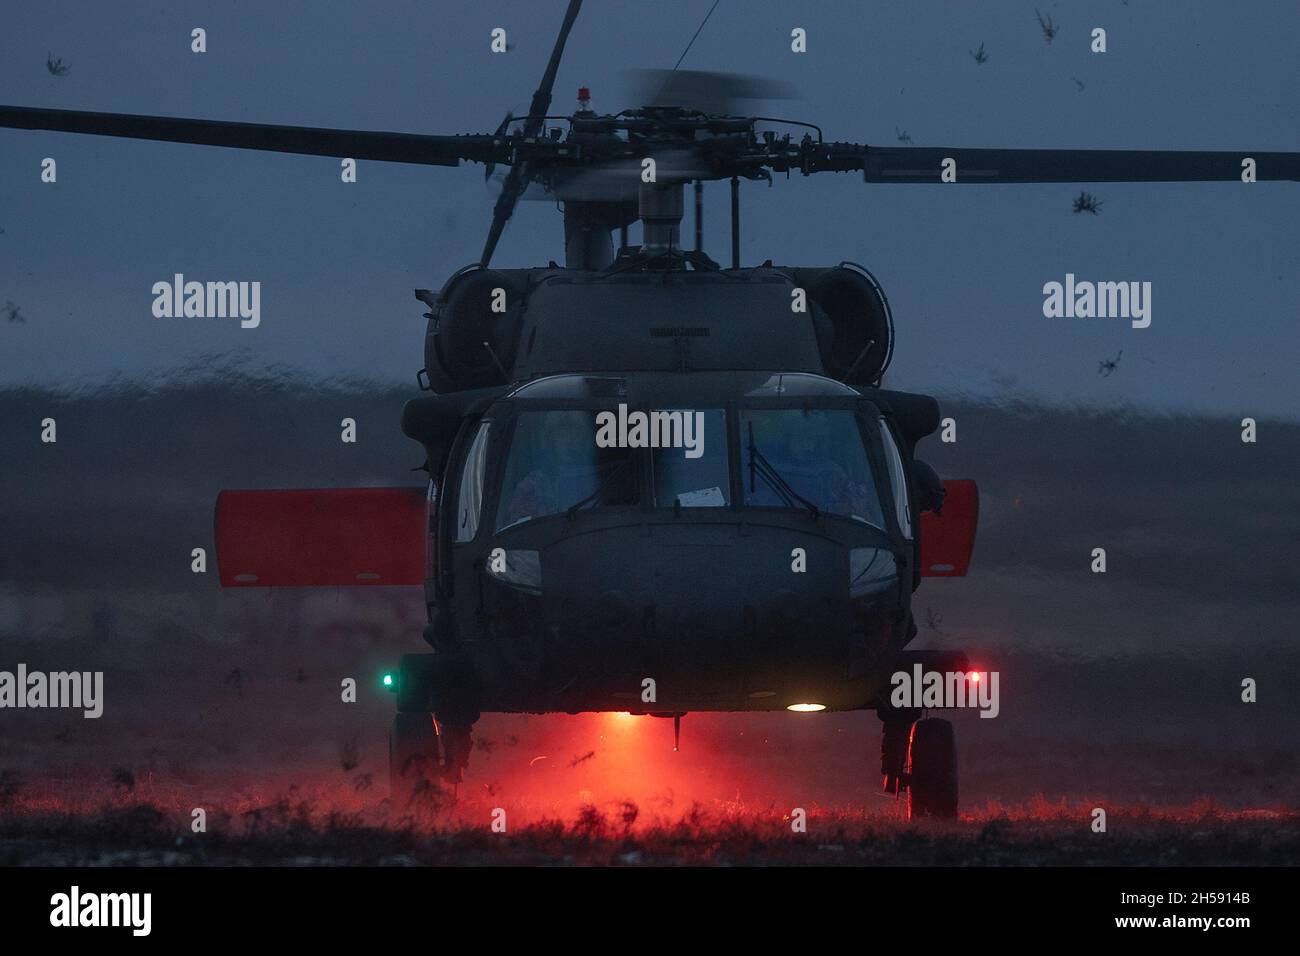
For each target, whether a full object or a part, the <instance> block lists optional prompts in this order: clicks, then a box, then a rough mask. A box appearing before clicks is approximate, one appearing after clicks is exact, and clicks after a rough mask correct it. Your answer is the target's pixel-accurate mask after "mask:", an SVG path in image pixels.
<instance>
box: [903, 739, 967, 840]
mask: <svg viewBox="0 0 1300 956" xmlns="http://www.w3.org/2000/svg"><path fill="white" fill-rule="evenodd" d="M907 780H908V783H907V818H908V819H909V820H916V819H918V818H921V817H932V818H936V819H941V820H955V819H957V744H956V740H955V737H954V735H953V731H952V724H950V723H948V721H946V720H940V719H939V718H937V717H923V718H922V719H921V720H918V721H917V722H916V723H914V724H913V725H912V735H911V739H910V740H909V741H908V746H907Z"/></svg>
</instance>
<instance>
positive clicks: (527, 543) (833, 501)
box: [426, 371, 917, 713]
mask: <svg viewBox="0 0 1300 956" xmlns="http://www.w3.org/2000/svg"><path fill="white" fill-rule="evenodd" d="M870 391H871V390H869V389H864V390H862V391H859V390H857V389H854V388H851V387H849V386H846V385H843V384H841V383H839V382H836V381H834V380H832V379H829V378H826V377H823V376H820V375H815V374H809V373H806V372H794V373H789V372H781V371H760V372H752V371H749V372H684V373H672V372H626V373H619V372H600V373H592V374H590V375H584V374H568V375H554V376H548V377H543V378H540V379H537V380H534V381H531V382H529V383H526V384H524V385H522V386H520V387H518V388H515V389H513V390H511V391H509V392H507V393H505V394H504V395H503V396H501V397H500V398H498V399H497V400H496V401H493V402H492V403H491V404H490V405H488V406H487V407H486V409H485V410H484V411H482V413H481V414H478V415H474V416H470V417H467V418H466V419H465V421H464V423H463V424H462V427H461V428H460V429H459V431H458V434H457V437H456V440H455V441H454V442H453V444H452V448H451V451H450V454H449V455H448V456H447V460H446V466H445V469H444V471H443V473H442V474H441V475H438V476H436V478H435V479H434V481H433V483H432V487H431V506H432V508H433V511H434V514H435V518H434V521H433V522H432V523H431V527H430V553H429V558H430V562H429V573H428V582H427V588H426V592H427V597H428V601H429V605H430V612H431V619H432V620H433V621H434V624H435V626H434V628H433V630H434V632H435V633H434V640H435V643H437V642H438V641H441V642H442V643H443V644H444V645H445V646H443V647H441V648H439V650H440V651H441V652H443V653H445V654H447V655H448V656H449V657H453V658H455V659H456V660H457V661H458V662H459V666H460V667H461V668H462V670H461V673H460V677H459V678H458V679H459V680H460V682H461V683H462V684H466V683H468V684H470V685H472V686H474V687H475V688H476V695H477V696H478V697H479V700H478V701H477V706H478V709H481V710H493V711H556V710H560V711H581V710H617V711H633V712H649V713H669V712H683V711H699V710H775V709H784V708H787V707H791V706H794V705H800V704H808V703H815V704H821V705H824V706H826V707H827V708H829V709H853V708H859V707H866V706H874V705H875V704H876V703H877V702H878V701H879V700H880V698H881V693H882V689H883V688H884V687H885V686H886V682H887V679H888V671H889V668H890V666H891V664H892V663H893V661H894V660H895V658H896V655H897V653H898V651H899V650H900V649H901V647H902V646H903V644H905V643H906V641H907V640H908V639H909V637H910V635H911V633H914V627H913V626H912V624H911V615H910V602H911V594H912V590H913V587H914V585H915V583H916V575H915V561H916V548H915V544H914V541H915V537H916V535H915V529H916V527H917V515H916V514H915V513H914V511H913V507H912V503H911V501H910V500H909V492H908V481H907V478H906V474H907V471H906V463H907V460H908V459H909V458H910V443H909V442H908V441H907V438H906V436H902V435H900V434H899V433H898V432H897V431H896V426H894V425H891V424H890V421H889V419H888V418H887V417H886V414H885V413H884V412H883V411H882V409H881V408H880V407H879V406H878V405H877V404H876V403H875V402H873V400H872V397H871V395H870ZM890 394H894V395H897V394H899V393H890ZM467 671H468V672H470V675H469V677H470V679H468V681H467V678H466V673H467Z"/></svg>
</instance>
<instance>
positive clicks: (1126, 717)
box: [0, 634, 1300, 865]
mask: <svg viewBox="0 0 1300 956" xmlns="http://www.w3.org/2000/svg"><path fill="white" fill-rule="evenodd" d="M312 640H313V644H312V649H313V651H314V657H315V658H316V659H317V660H319V658H320V657H321V656H322V654H323V653H326V652H327V653H328V656H329V658H330V661H331V664H330V666H328V667H323V666H321V665H320V664H318V665H317V666H316V667H312V666H310V664H309V663H308V660H309V659H308V658H306V657H304V658H303V659H302V661H299V659H298V653H299V652H306V651H307V650H308V647H307V646H306V645H305V644H300V643H294V642H287V643H272V642H267V641H262V640H244V641H241V642H239V643H238V644H235V645H229V646H223V647H210V646H200V645H198V644H196V645H194V646H187V645H186V644H185V643H184V642H179V643H177V642H173V643H171V644H164V643H157V644H156V645H154V646H153V647H152V648H151V649H150V653H149V654H147V655H144V656H143V657H142V658H141V659H140V661H138V662H137V663H136V664H134V665H132V666H130V667H126V666H122V665H120V664H115V663H114V660H113V655H112V651H111V648H110V647H108V646H105V645H103V644H98V645H97V644H95V643H94V642H91V641H87V642H86V643H85V644H84V645H82V646H79V647H77V648H75V651H76V653H75V657H76V659H77V660H79V661H84V662H85V663H83V664H82V666H84V667H87V668H99V667H103V668H104V669H105V670H106V682H107V687H108V688H109V694H110V696H109V698H108V706H107V707H106V711H105V716H104V717H103V718H101V719H99V720H86V719H84V718H82V717H80V716H78V715H74V714H70V713H67V712H57V713H55V712H50V711H40V712H32V711H27V712H21V711H9V712H8V713H7V715H6V720H5V722H4V723H3V725H0V745H2V746H3V748H4V753H5V760H4V770H3V772H2V773H3V776H0V863H2V864H5V865H13V864H20V865H21V864H35V865H40V864H56V865H57V864H74V863H80V864H121V863H128V864H130V863H145V864H191V863H201V864H202V863H234V864H238V863H248V862H274V863H288V864H299V863H342V864H354V863H392V864H408V863H439V864H481V863H615V864H629V865H633V864H677V863H688V864H690V863H760V864H761V863H814V864H926V863H939V864H952V865H985V864H1016V865H1027V864H1033V865H1041V864H1106V863H1109V864H1120V865H1144V864H1147V865H1149V864H1162V865H1163V864H1170V865H1179V864H1187V865H1195V864H1200V865H1217V864H1223V865H1243V864H1265V865H1276V864H1292V865H1293V864H1295V863H1297V862H1300V760H1298V758H1297V751H1296V748H1295V746H1294V741H1295V740H1296V739H1297V727H1296V720H1295V718H1294V716H1293V715H1291V714H1290V711H1289V709H1287V708H1282V707H1277V706H1273V707H1269V706H1267V704H1266V703H1260V704H1255V705H1245V704H1242V703H1240V701H1239V699H1238V697H1237V696H1236V695H1235V694H1234V693H1233V692H1232V688H1231V686H1228V687H1227V689H1226V690H1223V692H1221V693H1215V692H1213V689H1214V688H1216V687H1220V685H1222V684H1223V683H1224V682H1225V680H1226V678H1225V676H1224V674H1223V673H1222V672H1221V671H1222V666H1221V665H1217V664H1216V665H1215V666H1209V665H1206V664H1203V663H1198V662H1195V661H1189V660H1185V659H1181V658H1172V657H1167V658H1160V657H1145V658H1132V659H1109V660H1106V661H1092V662H1087V663H1085V662H1081V661H1077V660H1063V659H1061V658H1058V657H1054V656H1030V655H1008V654H1006V653H1005V652H1003V653H1000V654H999V653H996V652H989V654H990V657H989V659H990V660H993V659H996V661H997V666H998V667H999V668H1000V669H1001V671H1002V675H1003V676H1002V689H1003V690H1002V693H1003V700H1002V713H1001V715H1000V716H999V717H998V718H997V719H994V720H984V719H980V718H979V717H978V716H977V715H976V714H975V713H974V712H961V713H954V714H951V715H950V716H951V717H952V719H953V720H954V723H955V724H956V726H957V729H958V738H959V745H960V751H961V764H962V796H963V811H964V812H963V816H962V819H961V820H960V821H959V822H958V823H956V824H952V825H914V824H909V823H907V822H906V820H905V819H904V815H905V807H904V804H903V803H900V802H896V801H895V800H894V799H893V798H892V797H890V796H888V795H884V794H881V793H879V792H877V784H878V779H879V778H878V776H877V768H878V760H879V756H878V733H879V723H878V721H877V720H876V718H875V717H874V715H872V714H821V715H788V714H773V715H749V716H746V715H710V714H699V715H695V714H692V715H689V716H688V717H687V718H686V719H685V721H684V722H683V739H682V749H681V751H680V752H676V753H674V752H673V750H672V726H671V722H669V721H666V720H659V719H656V718H652V717H631V716H627V715H618V714H601V715H596V714H587V715H578V716H562V715H556V716H546V717H538V716H510V715H488V716H486V717H485V718H484V719H483V721H482V722H481V723H480V724H479V726H478V728H477V734H476V748H475V753H474V758H473V762H472V765H471V768H470V771H469V774H468V776H467V778H466V781H465V783H464V784H462V785H461V787H460V788H459V789H458V790H457V792H456V794H455V795H454V799H451V798H450V797H448V796H443V797H442V798H441V799H439V800H438V801H436V802H434V801H421V802H417V803H416V804H414V805H407V806H394V805H393V804H392V801H391V800H390V799H389V797H388V785H387V776H386V774H387V770H386V760H387V741H386V735H387V725H388V720H389V719H390V716H391V707H392V701H391V698H390V697H389V696H388V695H387V694H386V693H385V692H383V691H382V690H381V689H380V687H379V685H378V681H377V678H378V675H379V674H380V673H381V672H382V671H383V669H384V667H385V666H387V657H386V655H385V654H384V653H383V651H382V642H380V641H379V640H378V639H377V640H376V641H375V642H374V646H372V647H370V648H361V649H358V647H357V642H356V640H355V636H346V635H340V636H338V637H336V638H331V637H329V636H328V634H316V635H314V637H313V638H312ZM331 642H334V643H333V644H331ZM30 650H32V651H35V650H36V649H35V648H31V649H30ZM32 656H35V658H36V659H30V660H29V661H28V663H29V666H31V667H38V666H40V661H39V655H38V654H37V655H29V657H32ZM1295 670H1296V668H1295V662H1294V661H1289V660H1285V659H1279V660H1278V662H1277V670H1276V672H1274V673H1272V674H1271V676H1270V679H1269V684H1270V685H1274V684H1275V683H1276V682H1278V681H1282V680H1284V679H1290V678H1291V677H1293V676H1294V674H1295ZM236 674H237V676H236ZM340 675H350V676H355V677H356V679H357V680H358V684H359V686H360V690H361V692H360V699H359V700H358V702H357V703H355V704H344V703H343V702H342V701H341V700H340V694H339V679H340ZM1153 687H1154V688H1155V689H1156V690H1157V691H1158V692H1159V698H1160V699H1161V700H1162V701H1164V703H1163V705H1162V707H1161V708H1160V709H1159V711H1154V712H1153V711H1152V709H1151V708H1150V706H1149V705H1148V704H1147V703H1146V701H1147V700H1148V699H1149V695H1150V694H1151V693H1152V690H1153ZM1179 689H1181V693H1180V692H1178V690H1179ZM1221 689H1222V688H1221ZM1099 807H1100V808H1102V809H1104V810H1106V812H1107V816H1108V820H1107V832H1106V833H1104V834H1098V833H1093V832H1092V830H1091V828H1090V826H1089V824H1090V822H1091V820H1092V813H1093V810H1094V809H1095V808H1099ZM198 808H201V809H203V811H204V813H205V814H206V822H207V830H206V832H205V833H202V834H196V833H194V832H192V829H191V825H190V824H191V820H192V816H193V811H194V810H195V809H198ZM795 808H802V809H804V810H805V811H806V812H807V819H808V825H807V832H806V833H799V834H796V833H793V832H792V831H791V826H790V819H791V815H792V814H793V812H794V810H795ZM498 810H502V811H504V813H505V819H506V832H505V833H504V834H501V833H494V832H492V830H491V822H492V819H493V814H494V812H495V811H498Z"/></svg>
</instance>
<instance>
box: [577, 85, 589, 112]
mask: <svg viewBox="0 0 1300 956" xmlns="http://www.w3.org/2000/svg"><path fill="white" fill-rule="evenodd" d="M578 109H579V111H581V112H583V113H589V112H591V90H590V89H588V88H587V87H585V86H580V87H578Z"/></svg>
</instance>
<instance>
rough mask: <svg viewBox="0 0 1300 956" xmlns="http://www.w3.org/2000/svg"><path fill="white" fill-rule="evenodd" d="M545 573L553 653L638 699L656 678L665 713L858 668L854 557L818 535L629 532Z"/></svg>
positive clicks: (593, 536)
mask: <svg viewBox="0 0 1300 956" xmlns="http://www.w3.org/2000/svg"><path fill="white" fill-rule="evenodd" d="M756 539H757V540H756ZM542 563H543V566H544V568H545V575H546V580H547V586H546V588H545V589H544V594H543V615H544V617H545V619H546V629H547V632H548V633H549V634H550V635H551V640H552V641H553V642H554V644H555V645H557V646H553V647H552V650H553V651H556V652H559V653H561V654H563V655H564V656H565V657H571V658H572V659H574V660H575V661H576V660H578V659H581V660H582V668H583V671H584V672H585V673H587V674H593V673H594V672H599V673H602V674H604V675H606V676H607V677H609V678H615V679H617V680H624V681H627V682H628V683H629V685H630V686H631V687H632V688H633V689H636V688H639V687H640V685H641V681H642V680H643V679H644V678H646V677H651V678H654V680H655V681H656V683H657V685H658V687H659V690H660V693H661V698H660V700H661V701H662V700H665V699H671V698H672V697H673V696H674V690H675V689H681V690H682V692H683V693H684V694H685V693H686V692H687V691H688V690H689V692H690V693H691V694H695V695H698V694H699V693H702V692H703V691H704V690H705V689H713V690H716V689H718V688H720V687H723V686H729V687H731V688H732V690H733V691H739V690H740V689H741V687H742V686H745V685H748V684H749V683H750V682H752V681H757V682H760V683H762V682H763V681H766V682H767V684H771V683H772V679H773V677H774V675H777V674H779V673H780V672H782V671H784V672H786V673H787V674H789V673H791V672H792V671H793V670H802V671H809V670H816V671H818V672H831V671H833V672H834V673H836V674H837V675H840V676H842V675H843V673H844V670H845V668H846V661H847V660H848V658H849V656H850V650H849V646H848V645H849V635H848V632H849V630H850V628H851V625H852V619H851V614H850V608H849V601H848V578H849V561H848V555H847V551H846V549H844V548H843V547H842V546H841V545H839V544H838V543H836V542H834V541H830V540H827V539H825V538H822V537H820V536H818V535H815V534H811V533H806V532H792V531H789V530H788V529H757V528H751V529H750V530H749V532H748V536H747V537H743V536H742V535H741V533H740V532H739V531H738V530H737V529H735V528H730V529H722V528H718V529H703V528H700V527H699V526H696V527H695V528H681V527H677V528H674V527H665V526H658V527H652V528H649V529H646V528H637V529H635V530H634V529H631V528H626V527H624V528H618V529H607V530H605V531H600V532H593V533H590V534H584V535H580V536H576V537H575V538H572V539H568V540H563V541H560V542H557V543H555V544H553V545H552V546H550V547H549V548H547V549H546V551H545V553H544V554H543V557H542ZM663 695H666V696H663Z"/></svg>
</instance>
